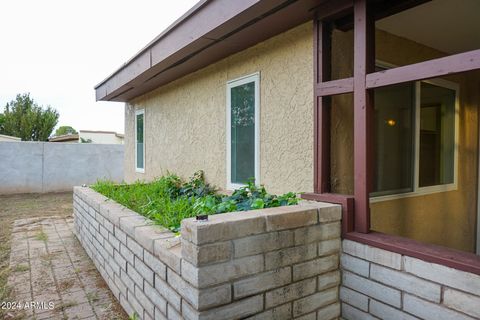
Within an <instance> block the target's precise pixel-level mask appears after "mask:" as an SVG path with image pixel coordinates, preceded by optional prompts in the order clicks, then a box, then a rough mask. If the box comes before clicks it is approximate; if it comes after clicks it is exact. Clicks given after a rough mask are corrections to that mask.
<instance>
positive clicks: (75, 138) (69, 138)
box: [48, 133, 80, 143]
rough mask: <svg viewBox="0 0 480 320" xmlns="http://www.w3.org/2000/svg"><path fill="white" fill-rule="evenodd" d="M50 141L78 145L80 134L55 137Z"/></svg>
mask: <svg viewBox="0 0 480 320" xmlns="http://www.w3.org/2000/svg"><path fill="white" fill-rule="evenodd" d="M48 141H49V142H69V143H77V142H80V139H79V138H78V133H69V134H63V135H61V136H53V137H51V138H49V139H48Z"/></svg>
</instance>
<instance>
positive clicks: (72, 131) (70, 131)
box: [55, 126, 78, 136]
mask: <svg viewBox="0 0 480 320" xmlns="http://www.w3.org/2000/svg"><path fill="white" fill-rule="evenodd" d="M77 133H78V132H77V130H75V129H73V128H72V127H70V126H60V127H58V129H57V131H55V135H56V136H63V135H66V134H77Z"/></svg>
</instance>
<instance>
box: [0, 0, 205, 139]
mask: <svg viewBox="0 0 480 320" xmlns="http://www.w3.org/2000/svg"><path fill="white" fill-rule="evenodd" d="M196 2H197V0H168V1H166V0H163V1H162V0H135V1H124V0H83V1H66V0H42V1H38V0H9V1H0V12H1V13H2V18H1V19H0V43H1V45H0V112H2V111H3V108H4V106H5V104H6V103H7V102H9V101H11V100H13V99H14V98H15V96H16V95H17V94H19V93H27V92H29V93H30V97H32V98H33V99H34V100H35V101H36V102H37V103H38V104H40V105H43V106H47V105H50V106H52V107H53V108H55V109H57V110H58V112H59V113H60V118H59V122H58V126H61V125H69V126H72V127H74V128H75V129H76V130H111V131H116V132H121V133H123V132H124V103H123V102H103V101H100V102H95V91H94V86H95V85H96V84H98V83H100V82H101V81H102V80H103V79H105V78H106V77H107V76H109V75H110V74H111V73H113V72H114V71H115V70H117V69H118V68H119V67H120V66H121V65H123V64H124V63H125V62H126V61H127V60H129V59H130V58H131V57H132V56H134V55H135V54H136V53H137V52H138V51H140V49H142V48H143V47H144V46H145V45H147V43H149V42H150V41H151V40H153V38H155V37H156V36H157V35H158V34H159V33H161V32H162V31H163V30H164V29H166V28H167V27H168V26H169V25H170V24H171V23H172V22H174V21H175V20H176V19H177V18H179V17H180V16H181V15H183V14H184V13H185V12H186V11H188V9H190V8H191V7H192V6H194V5H195V3H196Z"/></svg>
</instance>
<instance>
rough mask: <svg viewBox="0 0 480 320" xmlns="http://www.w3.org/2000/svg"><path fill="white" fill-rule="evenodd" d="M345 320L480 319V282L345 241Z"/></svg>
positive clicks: (468, 275)
mask: <svg viewBox="0 0 480 320" xmlns="http://www.w3.org/2000/svg"><path fill="white" fill-rule="evenodd" d="M341 265H342V277H343V279H342V287H341V289H340V299H341V300H342V317H343V318H344V319H347V320H356V319H407V320H408V319H432V320H437V319H470V320H471V319H480V276H478V275H475V274H472V273H468V272H463V271H459V270H455V269H452V268H449V267H445V266H442V265H438V264H435V263H428V262H425V261H422V260H419V259H416V258H412V257H408V256H403V255H401V254H398V253H394V252H390V251H386V250H382V249H379V248H374V247H370V246H368V245H364V244H361V243H358V242H354V241H350V240H344V241H343V253H342V256H341Z"/></svg>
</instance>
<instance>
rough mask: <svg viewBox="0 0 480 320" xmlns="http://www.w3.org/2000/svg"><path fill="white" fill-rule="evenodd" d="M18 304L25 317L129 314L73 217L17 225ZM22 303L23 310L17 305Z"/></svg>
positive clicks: (13, 278) (14, 282)
mask: <svg viewBox="0 0 480 320" xmlns="http://www.w3.org/2000/svg"><path fill="white" fill-rule="evenodd" d="M11 248H12V252H11V255H10V268H11V275H10V277H9V279H8V284H9V286H10V287H11V288H13V295H14V297H15V300H14V301H12V302H15V303H16V310H14V309H13V307H12V306H10V307H11V308H10V310H11V311H10V312H9V314H10V315H12V316H14V317H15V318H25V319H37V320H40V319H128V317H127V315H126V314H125V312H124V311H123V310H122V308H121V307H120V306H119V304H118V303H117V301H116V300H115V298H114V297H113V295H112V294H111V292H110V290H109V289H108V287H107V285H106V284H105V282H104V281H103V279H102V278H101V276H100V275H99V274H98V272H97V270H96V269H95V266H94V265H93V263H92V261H91V260H90V259H89V257H88V256H87V254H86V253H85V251H84V250H83V248H82V246H81V245H80V243H79V242H78V240H77V239H76V237H75V235H74V234H73V219H72V218H62V217H57V216H52V217H47V218H45V217H44V218H29V219H20V220H16V221H15V222H14V226H13V230H12V246H11ZM18 309H21V310H18Z"/></svg>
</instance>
